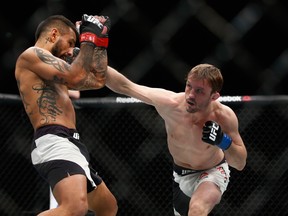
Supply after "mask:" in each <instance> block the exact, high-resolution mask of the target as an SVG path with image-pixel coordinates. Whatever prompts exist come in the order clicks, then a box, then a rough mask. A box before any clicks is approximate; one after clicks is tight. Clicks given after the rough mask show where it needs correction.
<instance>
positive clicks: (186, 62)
mask: <svg viewBox="0 0 288 216" xmlns="http://www.w3.org/2000/svg"><path fill="white" fill-rule="evenodd" d="M72 2H73V1H68V0H66V1H65V0H58V1H56V0H45V1H44V0H42V1H39V0H37V1H36V0H34V1H29V2H28V1H20V2H17V3H16V2H14V1H8V2H6V3H7V4H6V5H7V6H6V7H2V12H1V15H0V16H1V20H0V22H1V40H0V41H1V42H0V43H1V53H0V55H1V56H0V60H1V62H0V63H1V64H0V67H1V68H0V92H1V93H8V94H18V90H17V86H16V82H15V79H14V67H15V62H16V59H17V57H18V55H19V54H20V53H21V52H22V51H23V50H24V49H26V48H28V47H29V46H33V45H34V32H35V29H36V27H37V25H38V23H39V22H40V21H41V20H43V19H45V18H46V17H47V16H49V15H51V14H63V15H65V16H66V17H68V18H69V19H70V20H71V21H73V22H75V21H77V20H80V19H81V16H82V14H83V13H87V14H101V15H108V16H110V18H111V20H112V28H111V31H110V34H109V37H110V40H109V48H108V55H109V65H110V66H112V67H114V68H116V69H118V70H119V71H120V72H121V73H123V74H125V75H126V76H127V77H129V78H130V79H131V80H133V81H135V82H137V83H139V84H144V85H148V86H154V87H163V88H167V89H170V90H173V91H177V92H178V91H183V90H184V85H185V76H186V74H187V72H188V71H189V70H190V69H191V68H192V67H193V66H195V65H196V64H199V63H203V62H207V63H212V64H215V65H216V66H218V67H219V68H220V69H221V70H222V73H223V76H224V80H225V83H224V88H223V90H222V95H276V94H278V95H282V94H287V91H288V89H287V88H286V85H287V84H286V83H287V81H288V76H287V72H288V52H287V43H288V42H287V38H288V24H287V21H288V3H287V1H285V0H278V1H273V0H266V1H215V0H210V1H196V0H190V1H189V0H177V1H176V0H166V1H157V2H156V1H155V0H154V1H152V0H145V1H142V0H141V1H140V0H136V1H128V0H110V1H107V0H106V1H80V2H79V1H78V2H76V3H77V4H75V2H73V3H72ZM28 3H29V4H28ZM24 8H25V9H24ZM19 10H20V12H19ZM16 11H18V12H17V13H16ZM81 94H82V97H104V96H110V95H113V94H114V93H113V92H111V91H110V90H109V89H108V88H106V87H104V88H103V89H100V90H97V91H85V92H82V93H81Z"/></svg>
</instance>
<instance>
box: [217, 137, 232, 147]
mask: <svg viewBox="0 0 288 216" xmlns="http://www.w3.org/2000/svg"><path fill="white" fill-rule="evenodd" d="M231 143H232V139H231V137H229V136H228V135H227V134H225V133H224V134H223V138H222V140H221V142H220V143H219V144H218V145H217V146H218V147H219V148H221V149H222V150H227V149H228V148H229V147H230V145H231Z"/></svg>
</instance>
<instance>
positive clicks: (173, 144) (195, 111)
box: [106, 66, 247, 170]
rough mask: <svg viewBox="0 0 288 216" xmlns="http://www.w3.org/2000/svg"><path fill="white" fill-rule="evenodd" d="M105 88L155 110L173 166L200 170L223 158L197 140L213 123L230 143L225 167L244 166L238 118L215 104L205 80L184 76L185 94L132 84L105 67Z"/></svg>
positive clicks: (219, 104)
mask: <svg viewBox="0 0 288 216" xmlns="http://www.w3.org/2000/svg"><path fill="white" fill-rule="evenodd" d="M106 86H107V87H108V88H110V89H111V90H113V91H114V92H117V93H119V94H124V95H127V96H130V97H133V98H137V99H139V100H141V101H143V102H144V103H147V104H149V105H152V106H154V107H155V108H156V110H157V112H158V113H159V115H160V116H161V117H162V118H163V120H164V121H165V127H166V131H167V143H168V148H169V151H170V154H171V155H172V157H173V160H174V162H175V163H176V164H177V165H179V166H182V167H185V168H189V169H194V170H203V169H209V168H211V167H213V166H215V165H217V164H218V163H219V162H220V161H221V160H222V159H223V157H224V152H223V151H222V150H221V149H220V148H219V147H217V146H213V145H210V144H207V143H205V142H203V141H202V140H201V137H202V128H203V125H204V123H205V122H206V121H208V120H214V121H216V122H218V123H219V124H220V125H221V127H222V130H223V132H225V133H226V134H228V135H229V136H230V137H231V138H232V140H233V141H232V144H231V146H230V148H229V149H228V150H226V151H225V158H226V160H227V162H228V164H229V165H230V166H232V167H234V168H235V169H237V170H242V169H243V168H244V167H245V164H246V157H247V152H246V148H245V146H244V143H243V141H242V138H241V136H240V134H239V132H238V119H237V117H236V115H235V113H234V112H233V111H232V109H231V108H229V107H228V106H226V105H224V104H221V103H220V102H219V101H217V99H218V98H219V96H220V94H219V93H218V92H216V93H212V94H211V87H210V86H209V85H208V83H207V81H206V80H194V79H192V78H191V77H188V79H187V82H186V87H185V92H181V93H175V92H172V91H169V90H165V89H161V88H150V87H147V86H143V85H138V84H136V83H133V82H131V81H130V80H128V79H127V78H126V77H125V76H123V75H122V74H120V73H119V72H118V71H116V70H115V69H113V68H111V67H109V66H108V71H107V82H106Z"/></svg>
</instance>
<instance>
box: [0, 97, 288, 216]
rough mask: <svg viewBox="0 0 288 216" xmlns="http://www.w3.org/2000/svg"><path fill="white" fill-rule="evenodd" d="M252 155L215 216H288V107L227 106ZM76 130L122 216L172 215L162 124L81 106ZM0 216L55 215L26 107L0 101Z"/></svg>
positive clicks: (124, 111) (141, 112)
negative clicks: (33, 155)
mask: <svg viewBox="0 0 288 216" xmlns="http://www.w3.org/2000/svg"><path fill="white" fill-rule="evenodd" d="M228 105H229V106H230V107H231V108H233V109H234V110H235V112H236V114H237V116H238V117H239V123H240V125H239V127H240V132H241V134H242V137H243V139H244V141H245V144H246V147H247V150H248V161H247V166H246V168H245V169H244V170H243V171H242V172H238V171H236V170H234V169H232V170H231V182H230V184H229V186H228V189H227V191H226V192H225V193H224V195H223V199H222V201H221V203H220V204H219V205H218V206H217V207H216V208H215V209H214V210H213V212H212V213H211V216H212V215H213V216H220V215H221V216H223V215H224V216H226V215H227V216H228V215H229V216H230V215H237V216H238V215H240V216H241V215H245V216H249V215H261V216H263V215H264V216H265V215H267V216H268V215H269V216H271V215H273V216H274V215H279V216H280V215H281V216H283V215H288V210H287V207H288V197H287V191H288V190H287V180H288V172H287V170H288V166H287V164H288V156H287V155H288V148H287V138H288V134H287V128H288V118H287V115H288V114H287V113H288V112H287V111H288V101H285V102H277V101H276V102H273V101H272V102H271V103H257V102H241V103H229V104H228ZM75 107H76V115H77V119H78V122H77V126H78V130H79V132H80V135H81V137H82V139H83V141H84V142H85V143H86V145H87V147H88V149H89V151H90V153H91V160H92V161H91V162H92V165H93V166H94V167H95V168H96V169H97V170H98V171H99V174H100V175H101V176H102V177H103V179H104V180H105V182H106V184H107V185H108V187H109V188H110V189H111V191H112V192H113V193H114V195H115V196H116V198H117V200H118V205H119V213H118V215H119V216H124V215H125V216H172V215H173V211H172V163H171V156H170V154H169V152H168V149H167V144H166V132H165V128H164V122H163V120H162V119H161V118H160V116H159V115H158V114H157V112H156V111H155V109H154V108H153V107H151V106H148V105H145V104H142V103H122V104H115V103H114V104H109V103H107V104H106V103H102V104H100V105H98V104H96V103H93V101H92V102H89V103H83V102H82V103H81V99H80V100H79V101H78V103H75ZM0 111H1V113H2V115H1V117H0V118H1V120H0V126H1V134H0V137H1V146H0V158H1V171H0V172H1V178H0V183H1V189H0V215H3V216H6V215H13V216H14V215H36V213H38V212H40V211H43V210H44V209H47V208H49V187H48V185H47V184H46V183H45V182H44V181H43V180H42V179H41V178H40V177H39V176H38V174H37V173H36V171H35V170H34V168H33V167H32V164H31V161H30V146H31V140H32V135H33V129H32V126H31V125H30V122H29V121H28V118H27V117H26V114H25V113H24V109H23V106H22V104H21V102H20V100H16V99H15V100H5V99H2V100H1V101H0Z"/></svg>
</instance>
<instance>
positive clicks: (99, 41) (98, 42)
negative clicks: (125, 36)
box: [79, 32, 109, 48]
mask: <svg viewBox="0 0 288 216" xmlns="http://www.w3.org/2000/svg"><path fill="white" fill-rule="evenodd" d="M79 41H80V43H81V42H92V43H93V44H95V46H97V47H104V48H107V47H108V41H109V40H108V38H99V37H97V35H95V34H93V33H90V32H85V33H82V34H81V35H80V39H79Z"/></svg>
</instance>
